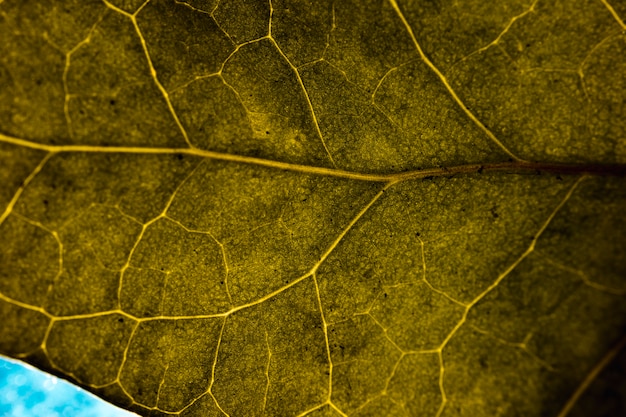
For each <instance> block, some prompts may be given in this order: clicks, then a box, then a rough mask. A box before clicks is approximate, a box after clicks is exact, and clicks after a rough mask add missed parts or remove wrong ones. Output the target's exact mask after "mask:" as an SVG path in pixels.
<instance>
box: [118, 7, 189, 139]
mask: <svg viewBox="0 0 626 417" xmlns="http://www.w3.org/2000/svg"><path fill="white" fill-rule="evenodd" d="M148 1H149V0H147V1H146V2H145V3H144V4H142V5H141V7H140V8H139V9H138V10H137V11H136V12H135V13H134V14H133V15H131V16H130V20H131V21H132V22H133V26H134V27H135V32H137V36H138V37H139V41H140V42H141V47H142V48H143V52H144V54H145V55H146V61H147V62H148V67H149V69H150V75H151V76H152V79H153V80H154V84H155V85H156V86H157V88H158V89H159V91H160V92H161V94H162V95H163V98H164V99H165V103H166V104H167V108H168V109H169V111H170V114H171V115H172V118H174V121H175V122H176V126H178V130H180V133H181V134H182V135H183V138H184V139H185V142H186V143H187V145H189V147H190V148H193V147H194V146H193V144H192V143H191V142H190V140H189V136H188V135H187V131H186V130H185V128H184V127H183V124H182V123H181V121H180V119H179V118H178V114H176V110H174V106H173V105H172V101H171V100H170V95H169V94H168V92H167V90H166V89H165V87H163V84H161V81H159V78H158V77H157V72H156V69H155V68H154V64H153V63H152V58H151V57H150V52H149V51H148V44H147V43H146V40H145V38H144V37H143V34H142V33H141V29H139V24H137V14H138V13H139V12H140V11H141V10H142V9H143V8H144V7H145V6H146V4H148Z"/></svg>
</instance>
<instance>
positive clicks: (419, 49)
mask: <svg viewBox="0 0 626 417" xmlns="http://www.w3.org/2000/svg"><path fill="white" fill-rule="evenodd" d="M389 3H390V4H391V6H392V7H393V8H394V10H395V11H396V13H397V15H398V17H399V18H400V20H402V24H403V25H404V27H405V28H406V30H407V32H408V33H409V36H410V37H411V40H412V42H413V45H415V48H416V49H417V52H418V53H419V55H420V57H421V58H422V60H423V61H424V62H425V63H426V65H428V66H429V67H430V69H431V70H432V71H433V72H434V73H435V74H436V75H437V77H439V79H440V80H441V82H442V83H443V85H444V86H445V87H446V89H447V90H448V92H449V93H450V95H451V96H452V98H453V99H454V101H456V102H457V104H458V105H459V107H461V110H463V111H464V112H465V114H466V115H467V116H468V117H469V118H470V119H471V120H472V121H473V122H474V123H475V124H476V125H477V126H478V127H479V128H480V129H481V130H482V131H483V132H484V133H485V134H486V135H487V136H488V137H489V139H491V140H492V141H493V142H494V143H496V144H497V145H498V146H499V147H500V148H501V149H502V150H503V151H504V152H505V153H506V154H507V155H509V156H510V157H511V158H513V160H515V161H522V159H521V158H519V157H517V156H516V155H515V154H513V153H512V152H511V151H510V150H509V149H508V148H507V147H506V146H504V144H503V143H502V142H500V140H498V138H496V136H495V135H494V134H493V132H492V131H491V130H489V129H488V128H487V126H485V125H484V124H483V123H482V122H481V121H480V120H478V118H476V116H475V115H474V114H473V113H472V112H471V111H470V110H469V109H468V108H467V106H465V104H464V103H463V101H462V100H461V99H460V98H459V96H458V95H457V94H456V92H455V91H454V90H453V89H452V86H451V85H450V83H449V82H448V80H447V79H446V76H445V75H443V73H442V72H441V71H439V69H438V68H437V67H436V66H435V64H433V63H432V61H431V60H430V59H428V57H427V56H426V55H425V54H424V51H423V50H422V47H421V46H420V44H419V43H418V42H417V38H416V37H415V34H414V33H413V29H412V28H411V25H409V22H408V21H407V20H406V18H405V17H404V14H403V13H402V11H401V10H400V7H399V6H398V3H397V2H396V0H389Z"/></svg>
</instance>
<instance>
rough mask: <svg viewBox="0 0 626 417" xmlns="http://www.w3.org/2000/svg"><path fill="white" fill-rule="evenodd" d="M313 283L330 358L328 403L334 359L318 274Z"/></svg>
mask: <svg viewBox="0 0 626 417" xmlns="http://www.w3.org/2000/svg"><path fill="white" fill-rule="evenodd" d="M313 283H314V284H315V295H316V296H317V305H318V306H319V309H320V318H321V319H322V330H323V332H324V341H325V342H326V354H327V356H328V401H330V400H331V397H332V393H333V359H332V357H331V355H330V342H329V340H328V322H327V321H326V317H324V307H323V305H322V296H321V294H320V286H319V284H318V282H317V274H315V273H313ZM268 347H269V346H268Z"/></svg>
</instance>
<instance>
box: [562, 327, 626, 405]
mask: <svg viewBox="0 0 626 417" xmlns="http://www.w3.org/2000/svg"><path fill="white" fill-rule="evenodd" d="M625 346H626V337H622V339H621V340H620V341H619V342H618V343H617V344H616V345H615V346H614V347H613V348H612V349H611V350H609V351H608V352H607V354H606V355H604V357H603V358H602V360H600V362H598V363H597V364H596V366H594V367H593V368H592V369H591V372H589V374H587V376H586V377H585V379H584V380H583V381H582V382H581V384H580V385H579V386H578V388H577V389H576V391H574V393H573V394H572V396H571V397H570V398H569V400H567V403H565V406H564V407H563V409H562V410H561V412H560V413H559V414H558V416H557V417H566V416H567V415H568V414H569V412H570V411H571V410H572V407H574V405H575V404H576V401H578V399H579V398H580V396H581V395H582V394H583V393H584V392H585V391H586V390H587V388H589V385H591V383H592V382H593V381H594V380H595V379H596V377H597V376H598V375H599V374H600V372H602V370H603V369H604V368H606V367H607V365H608V364H609V363H611V361H612V360H613V359H614V358H615V357H616V356H617V354H618V353H620V352H621V350H622V349H624V347H625Z"/></svg>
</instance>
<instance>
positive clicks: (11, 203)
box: [0, 137, 53, 225]
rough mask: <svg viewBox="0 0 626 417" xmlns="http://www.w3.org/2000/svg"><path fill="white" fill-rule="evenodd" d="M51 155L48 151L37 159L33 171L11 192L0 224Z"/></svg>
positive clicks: (0, 217) (0, 216)
mask: <svg viewBox="0 0 626 417" xmlns="http://www.w3.org/2000/svg"><path fill="white" fill-rule="evenodd" d="M0 139H1V137H0ZM52 155H53V154H52V153H48V154H47V155H46V156H44V157H43V158H42V159H41V161H39V164H37V166H36V167H35V169H33V171H32V172H31V173H30V175H29V176H28V177H26V179H25V180H24V181H23V182H22V184H21V185H20V186H19V187H18V189H17V191H16V192H15V194H13V197H12V198H11V201H9V204H7V207H6V208H5V209H4V212H3V213H2V214H1V215H0V225H1V224H2V223H4V221H5V220H6V218H7V217H9V214H11V212H12V211H13V207H15V204H16V203H17V200H19V198H20V196H21V195H22V193H23V192H24V190H25V189H26V187H27V186H28V184H30V183H31V182H32V181H33V179H35V177H36V176H37V174H39V172H41V170H42V169H43V167H44V165H46V162H48V160H49V159H50V157H51V156H52Z"/></svg>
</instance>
